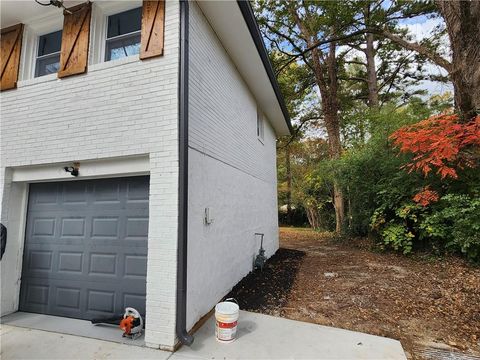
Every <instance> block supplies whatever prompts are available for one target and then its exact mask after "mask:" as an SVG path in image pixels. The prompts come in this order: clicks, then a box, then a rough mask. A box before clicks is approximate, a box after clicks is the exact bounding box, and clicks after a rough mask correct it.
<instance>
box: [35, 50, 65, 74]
mask: <svg viewBox="0 0 480 360" xmlns="http://www.w3.org/2000/svg"><path fill="white" fill-rule="evenodd" d="M59 67H60V54H57V55H52V56H49V57H47V58H43V59H38V60H37V66H36V69H35V76H36V77H38V76H43V75H48V74H54V73H56V72H58V69H59Z"/></svg>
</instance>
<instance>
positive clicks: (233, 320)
mask: <svg viewBox="0 0 480 360" xmlns="http://www.w3.org/2000/svg"><path fill="white" fill-rule="evenodd" d="M229 300H234V301H235V299H227V300H225V301H224V302H221V303H218V304H217V305H216V306H215V319H216V322H215V338H216V339H217V341H219V342H222V343H230V342H232V341H234V340H235V335H236V334H237V321H238V312H239V310H240V308H239V307H238V304H235V303H234V302H231V301H229Z"/></svg>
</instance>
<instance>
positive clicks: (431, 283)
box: [229, 228, 480, 359]
mask: <svg viewBox="0 0 480 360" xmlns="http://www.w3.org/2000/svg"><path fill="white" fill-rule="evenodd" d="M280 247H281V248H280V249H279V251H277V253H276V254H275V255H274V256H273V257H272V258H271V259H270V260H269V262H268V263H267V266H266V267H265V269H264V271H263V272H260V271H256V272H253V273H251V274H250V275H249V276H247V277H246V278H245V279H243V280H242V281H241V282H240V283H239V284H238V285H237V286H236V287H235V288H234V289H233V290H232V292H231V293H230V294H229V296H233V297H235V298H236V299H238V300H239V302H240V307H241V308H242V309H244V310H249V311H257V312H261V313H266V314H270V315H275V316H282V317H286V318H289V319H294V320H300V321H307V322H312V323H316V324H322V325H327V326H335V327H339V328H344V329H349V330H355V331H361V332H365V333H369V334H374V335H380V336H386V337H390V338H394V339H398V340H400V341H401V343H402V345H403V348H404V349H405V351H406V353H407V356H408V357H409V358H410V359H430V358H439V357H440V355H439V353H435V351H437V350H438V349H443V350H439V351H447V352H448V354H450V355H448V356H449V357H450V358H462V356H463V358H464V359H466V358H469V359H474V358H475V359H476V358H477V356H480V268H478V267H473V266H471V265H469V264H467V263H466V262H465V261H463V260H462V259H459V258H457V257H446V258H442V259H438V258H432V257H431V256H428V255H426V254H425V255H415V256H411V257H406V256H402V255H398V254H393V253H380V252H375V251H373V250H372V245H371V244H370V243H369V242H368V240H366V239H354V240H348V242H347V241H345V240H344V241H339V240H336V239H334V238H333V236H331V235H330V234H328V233H318V232H314V231H311V230H308V229H291V228H282V229H281V230H280ZM432 350H433V351H432ZM452 351H453V352H454V353H451V352H452ZM428 354H430V355H428ZM432 354H434V355H432ZM442 354H443V355H442V357H444V356H445V354H447V353H446V352H444V353H442ZM455 354H456V357H453V356H454V355H455ZM462 354H463V355H462ZM427 355H428V356H427ZM431 356H433V357H431Z"/></svg>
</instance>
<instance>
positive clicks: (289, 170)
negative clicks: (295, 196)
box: [285, 145, 292, 225]
mask: <svg viewBox="0 0 480 360" xmlns="http://www.w3.org/2000/svg"><path fill="white" fill-rule="evenodd" d="M285 168H286V170H287V224H288V225H292V167H291V163H290V145H287V146H286V147H285Z"/></svg>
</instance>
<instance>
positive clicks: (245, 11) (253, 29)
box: [237, 0, 293, 134]
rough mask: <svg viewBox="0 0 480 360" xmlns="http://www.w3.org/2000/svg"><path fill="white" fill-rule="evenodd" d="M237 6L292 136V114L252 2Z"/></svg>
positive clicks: (238, 0)
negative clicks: (271, 60)
mask: <svg viewBox="0 0 480 360" xmlns="http://www.w3.org/2000/svg"><path fill="white" fill-rule="evenodd" d="M237 4H238V7H239V8H240V11H241V12H242V15H243V19H244V20H245V22H246V24H247V27H248V31H249V32H250V35H251V36H252V39H253V42H254V43H255V47H256V48H257V51H258V54H259V55H260V58H261V59H262V63H263V66H264V67H265V71H266V72H267V75H268V78H269V79H270V83H271V84H272V88H273V91H274V92H275V96H276V97H277V101H278V104H279V105H280V108H281V109H282V113H283V117H284V118H285V122H286V123H287V127H288V130H289V131H290V134H292V132H293V128H292V123H291V121H290V114H289V113H288V110H287V106H286V105H285V100H284V99H283V95H282V92H281V91H280V87H279V85H278V81H277V77H276V76H275V73H274V71H273V67H272V63H271V62H270V58H269V57H268V53H267V49H266V47H265V43H264V42H263V37H262V33H261V32H260V28H259V27H258V23H257V19H256V18H255V14H254V12H253V9H252V6H251V5H250V1H249V0H237Z"/></svg>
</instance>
